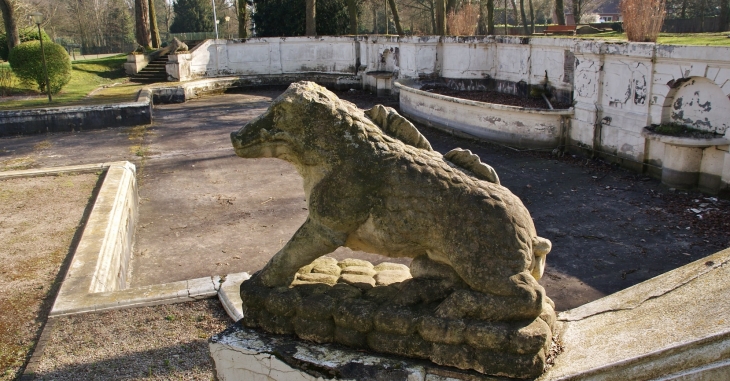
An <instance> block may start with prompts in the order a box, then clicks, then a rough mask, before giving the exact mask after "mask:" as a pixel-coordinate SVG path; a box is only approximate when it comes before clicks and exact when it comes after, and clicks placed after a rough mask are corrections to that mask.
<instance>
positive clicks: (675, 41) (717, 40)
mask: <svg viewBox="0 0 730 381" xmlns="http://www.w3.org/2000/svg"><path fill="white" fill-rule="evenodd" d="M729 34H730V33H728V32H724V33H659V39H658V41H657V43H659V44H663V45H693V46H730V38H728V35H729ZM535 37H539V36H535ZM549 37H566V38H590V39H593V40H606V41H628V40H627V39H626V33H619V32H604V33H595V34H579V35H576V36H560V35H552V36H549Z"/></svg>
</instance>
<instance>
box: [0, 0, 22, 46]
mask: <svg viewBox="0 0 730 381" xmlns="http://www.w3.org/2000/svg"><path fill="white" fill-rule="evenodd" d="M0 11H2V13H3V23H4V24H5V35H6V36H7V38H8V51H11V50H13V48H14V47H16V46H18V45H20V35H19V34H18V24H16V23H15V9H13V4H12V3H11V2H10V0H0Z"/></svg>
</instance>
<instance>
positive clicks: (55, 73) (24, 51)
mask: <svg viewBox="0 0 730 381" xmlns="http://www.w3.org/2000/svg"><path fill="white" fill-rule="evenodd" d="M43 47H44V50H45V55H46V66H47V67H48V81H49V82H50V87H51V93H53V94H55V93H58V92H59V91H61V88H63V86H65V85H66V84H67V83H68V81H69V80H71V58H70V57H69V56H68V53H66V49H64V48H63V47H62V46H61V45H58V44H55V43H53V42H50V41H48V42H44V43H43ZM8 61H9V62H10V67H11V68H13V72H14V73H15V75H16V76H17V77H18V78H20V80H21V81H24V82H30V83H32V82H35V83H36V84H37V85H38V88H39V89H40V91H41V92H45V91H46V77H45V74H44V72H43V58H42V57H41V44H40V41H28V42H24V43H22V44H20V45H18V46H16V47H15V48H13V50H11V51H10V57H9V60H8Z"/></svg>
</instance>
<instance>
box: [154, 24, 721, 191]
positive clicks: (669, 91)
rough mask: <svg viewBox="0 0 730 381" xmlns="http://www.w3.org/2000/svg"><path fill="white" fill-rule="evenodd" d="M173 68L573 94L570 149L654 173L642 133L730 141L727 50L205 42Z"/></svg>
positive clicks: (514, 41) (460, 40) (184, 72)
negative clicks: (702, 133)
mask: <svg viewBox="0 0 730 381" xmlns="http://www.w3.org/2000/svg"><path fill="white" fill-rule="evenodd" d="M170 61H171V62H170V63H168V71H169V72H170V71H172V72H173V73H171V76H172V77H174V78H179V79H180V80H182V81H185V80H189V79H193V78H199V77H205V76H223V75H277V74H289V73H307V72H324V73H342V74H349V75H352V74H364V73H369V72H376V71H386V72H392V73H394V79H404V78H434V77H442V78H446V79H475V80H476V79H484V78H491V79H495V80H498V81H503V83H507V84H509V83H518V82H523V83H525V84H528V85H538V84H541V83H543V82H544V81H548V82H549V84H550V85H551V86H552V87H553V88H555V89H558V90H562V91H565V92H572V93H573V103H574V116H573V119H571V123H570V128H569V130H568V133H567V135H568V136H567V138H568V142H569V145H571V146H574V147H581V148H586V149H590V150H596V151H600V152H601V153H603V154H605V155H608V156H610V157H616V158H618V159H619V160H621V161H629V162H633V163H637V164H642V163H650V164H651V165H654V166H658V167H661V163H662V152H663V147H662V146H661V144H658V143H652V142H647V140H646V139H645V138H644V137H643V136H642V129H643V128H644V127H646V126H648V125H651V124H660V123H670V122H675V123H682V124H688V125H692V126H694V127H695V128H699V129H703V130H707V131H713V132H716V133H720V134H723V133H724V134H726V135H725V136H730V135H728V131H730V99H729V98H728V95H730V48H727V47H688V46H665V45H655V44H650V43H610V42H604V41H597V40H583V39H571V38H542V37H541V38H525V37H515V36H489V37H437V36H422V37H400V38H399V37H394V36H359V37H287V38H254V39H249V40H245V41H244V42H240V41H234V40H209V41H207V42H205V43H204V44H202V45H201V46H199V47H198V48H196V49H195V51H193V52H191V53H187V54H180V55H178V56H177V57H175V56H173V58H171V59H170ZM176 71H177V72H176ZM710 151H712V152H710ZM719 161H722V162H723V163H728V164H727V165H725V164H722V163H719ZM718 163H719V164H718ZM728 165H730V154H728V146H717V147H715V148H713V149H712V150H708V151H707V158H706V159H703V164H702V167H703V168H712V172H713V175H717V176H721V177H722V180H723V182H724V183H725V184H730V168H728Z"/></svg>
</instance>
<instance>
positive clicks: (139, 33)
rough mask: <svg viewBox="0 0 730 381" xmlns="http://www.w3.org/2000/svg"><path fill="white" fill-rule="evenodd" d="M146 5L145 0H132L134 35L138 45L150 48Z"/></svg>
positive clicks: (148, 12)
mask: <svg viewBox="0 0 730 381" xmlns="http://www.w3.org/2000/svg"><path fill="white" fill-rule="evenodd" d="M147 7H148V3H147V0H134V20H135V22H134V36H135V38H136V39H137V43H138V44H139V45H142V46H144V47H145V48H151V47H152V37H151V36H150V20H149V18H150V11H149V9H147Z"/></svg>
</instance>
